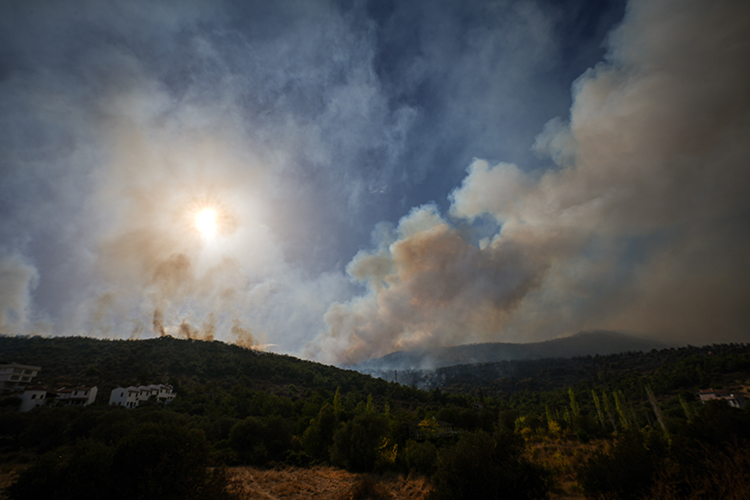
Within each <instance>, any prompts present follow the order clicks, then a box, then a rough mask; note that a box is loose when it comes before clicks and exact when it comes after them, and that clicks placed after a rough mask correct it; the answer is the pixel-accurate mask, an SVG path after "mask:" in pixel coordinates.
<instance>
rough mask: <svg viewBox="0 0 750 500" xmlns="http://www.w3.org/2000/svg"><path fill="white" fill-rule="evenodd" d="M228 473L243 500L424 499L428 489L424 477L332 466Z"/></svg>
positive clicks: (246, 470)
mask: <svg viewBox="0 0 750 500" xmlns="http://www.w3.org/2000/svg"><path fill="white" fill-rule="evenodd" d="M228 473H229V477H230V478H231V479H232V481H233V484H234V489H235V491H236V493H237V494H238V496H239V497H240V498H241V499H243V500H244V499H263V500H266V499H267V500H277V499H279V500H280V499H284V500H307V499H310V498H315V499H316V500H365V499H373V500H376V499H385V498H393V499H409V500H423V499H424V498H426V496H427V493H429V491H430V485H429V482H428V481H427V480H426V479H424V478H411V477H408V478H404V477H403V476H395V475H394V476H362V475H358V474H353V473H351V472H346V471H343V470H341V469H335V468H333V467H313V468H310V469H303V468H297V467H285V468H280V469H272V470H261V469H255V468H252V467H233V468H230V469H229V470H228Z"/></svg>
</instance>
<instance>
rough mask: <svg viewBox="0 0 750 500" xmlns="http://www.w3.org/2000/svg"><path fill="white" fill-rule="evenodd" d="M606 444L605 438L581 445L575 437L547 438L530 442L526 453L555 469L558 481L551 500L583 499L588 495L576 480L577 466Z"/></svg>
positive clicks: (533, 460)
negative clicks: (569, 438) (567, 438)
mask: <svg viewBox="0 0 750 500" xmlns="http://www.w3.org/2000/svg"><path fill="white" fill-rule="evenodd" d="M606 446H607V443H606V442H605V441H591V442H590V443H587V444H582V443H579V442H578V441H574V440H565V439H561V440H553V439H546V438H545V439H541V440H530V441H528V442H527V443H526V456H527V457H528V458H529V460H531V461H532V462H535V463H538V464H541V465H543V466H544V467H546V468H547V469H548V470H550V471H551V472H552V476H553V478H554V481H555V484H553V485H552V487H551V488H550V498H551V499H552V500H582V499H584V498H586V497H585V496H584V494H583V491H582V489H581V486H580V485H579V484H578V481H577V480H576V469H577V468H578V467H579V466H580V465H581V464H583V463H584V462H586V460H587V459H588V458H589V457H590V456H591V455H592V454H593V453H594V452H595V451H596V450H600V449H604V448H605V447H606Z"/></svg>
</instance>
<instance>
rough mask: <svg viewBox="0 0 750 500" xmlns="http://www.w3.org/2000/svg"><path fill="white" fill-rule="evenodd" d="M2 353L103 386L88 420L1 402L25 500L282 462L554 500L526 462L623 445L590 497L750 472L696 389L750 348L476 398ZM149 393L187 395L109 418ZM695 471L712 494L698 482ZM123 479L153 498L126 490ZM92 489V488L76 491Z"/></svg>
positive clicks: (512, 376) (468, 389)
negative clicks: (116, 392) (133, 391)
mask: <svg viewBox="0 0 750 500" xmlns="http://www.w3.org/2000/svg"><path fill="white" fill-rule="evenodd" d="M0 353H2V356H3V359H2V360H0V362H9V361H16V362H19V363H24V364H32V365H38V366H41V367H42V372H41V373H40V375H39V376H38V378H37V380H35V383H36V382H38V383H41V384H46V385H49V386H52V387H59V386H62V385H67V386H73V385H97V386H98V387H99V397H98V400H97V402H96V403H95V404H94V405H92V406H89V407H84V408H81V407H76V408H72V407H41V408H37V409H35V410H32V411H30V412H28V413H18V412H17V411H16V410H15V408H16V407H17V403H18V401H17V399H15V398H13V397H10V398H6V399H4V400H0V456H1V457H2V458H3V459H4V460H5V461H8V462H16V463H24V462H26V463H31V467H29V468H28V469H27V470H26V472H24V473H23V474H21V476H20V478H19V480H18V481H17V482H16V483H15V485H14V486H13V487H12V488H11V489H10V490H9V496H10V498H12V499H22V498H43V497H49V498H69V497H70V498H72V497H73V496H76V497H77V498H87V496H88V495H91V496H88V497H92V498H93V497H101V496H111V497H113V498H118V495H120V496H123V495H124V496H123V498H124V497H127V498H152V497H166V498H170V497H169V495H170V494H172V493H171V492H179V496H175V497H173V498H226V497H228V495H229V493H227V489H226V480H225V478H224V476H223V475H222V473H221V470H222V469H221V467H222V466H224V465H238V464H250V465H255V466H261V467H265V466H272V465H274V464H279V463H287V464H292V465H299V466H309V465H315V464H321V463H328V464H333V465H337V466H340V467H344V468H346V469H349V470H352V471H357V472H379V471H386V470H393V471H401V472H405V473H406V472H411V473H416V474H423V475H427V476H430V477H431V478H432V482H433V484H434V492H433V497H434V498H438V499H439V498H499V497H501V493H502V495H504V496H502V497H503V498H543V497H545V496H546V494H547V490H548V488H549V487H550V485H551V484H553V483H554V481H553V479H552V478H551V476H550V474H549V472H547V471H545V470H544V469H543V468H541V467H540V466H539V465H538V464H535V463H533V462H531V461H529V460H528V458H524V457H525V456H526V455H524V449H525V446H528V445H529V443H531V442H533V440H540V439H541V440H557V441H560V440H577V441H579V442H581V443H586V442H589V441H590V440H592V439H593V440H599V441H602V440H604V441H605V442H608V443H611V445H610V446H608V447H607V448H605V449H602V450H601V451H600V452H598V453H596V454H595V455H594V456H593V457H592V458H591V459H590V460H588V461H587V462H585V463H584V464H583V465H581V466H580V467H579V469H578V478H579V484H580V485H581V486H582V487H583V489H584V491H585V492H586V493H587V495H589V496H591V497H612V498H638V497H641V496H643V495H647V494H649V492H652V491H654V488H657V487H662V486H663V487H664V488H667V489H669V490H670V491H678V492H683V493H685V494H686V495H687V494H692V493H691V492H693V491H697V489H698V488H700V487H705V484H706V481H709V480H712V479H711V478H710V477H709V476H707V475H706V474H703V475H701V471H705V470H707V465H706V458H705V457H706V456H711V457H713V462H715V463H722V464H727V465H726V468H727V469H728V470H734V471H740V472H738V474H743V473H745V472H746V473H750V470H747V469H748V466H750V455H748V457H747V461H746V462H747V465H746V462H743V461H742V460H744V459H742V457H743V456H744V455H738V454H737V453H736V450H737V447H738V446H745V447H746V445H747V440H748V431H747V429H750V425H748V424H750V421H749V420H748V412H747V411H744V410H737V409H733V408H727V407H726V405H724V406H721V405H709V406H705V407H702V406H701V405H700V403H699V402H698V401H697V400H696V394H697V390H698V389H699V388H706V387H709V386H713V387H715V388H719V387H721V386H731V384H732V383H734V382H735V381H738V380H739V381H747V380H748V378H750V377H749V376H748V373H750V348H748V346H745V345H728V346H711V347H707V348H693V347H691V348H684V349H667V350H663V351H652V352H650V353H646V354H644V355H641V357H640V358H639V357H638V355H636V354H635V353H626V354H622V355H616V356H602V357H593V358H591V357H589V358H579V359H572V360H538V361H534V362H515V364H509V365H506V366H505V369H506V371H505V372H504V374H503V375H502V376H501V377H499V378H495V379H490V378H488V377H489V376H488V375H487V373H488V372H486V370H487V369H488V367H485V366H476V367H474V368H475V369H476V371H475V373H474V374H473V375H471V373H472V370H471V368H469V367H456V368H455V369H454V372H452V373H454V374H459V375H460V376H461V377H464V375H463V374H469V375H466V376H467V377H469V376H470V377H474V379H475V382H476V385H472V384H473V383H472V382H471V380H469V379H465V380H464V379H461V380H463V381H461V382H460V383H459V382H455V383H453V384H451V385H447V386H443V387H442V388H440V387H434V388H432V389H431V390H430V391H429V392H428V391H423V390H418V389H416V388H414V387H406V386H402V385H398V384H395V383H391V382H386V381H383V380H379V379H374V378H372V377H370V376H367V375H362V374H360V373H357V372H353V371H349V370H341V369H338V368H335V367H331V366H324V365H320V364H317V363H312V362H308V361H303V360H299V359H295V358H293V357H290V356H281V355H275V354H264V353H258V352H256V351H253V350H250V349H245V348H241V347H238V346H232V345H227V344H223V343H220V342H204V341H191V340H177V339H173V338H162V339H153V340H145V341H107V340H94V339H86V338H52V339H43V338H39V337H35V338H23V337H0ZM495 368H496V367H495ZM439 375H440V373H438V374H437V375H436V376H439ZM459 375H455V376H456V377H459ZM464 378H465V377H464ZM445 380H453V379H445ZM456 380H458V379H456ZM150 383H170V384H172V385H173V386H174V387H175V391H176V393H177V398H176V399H175V400H174V401H173V402H172V403H171V404H169V405H168V406H166V407H162V406H159V405H156V404H155V403H150V402H149V403H146V404H145V405H142V406H141V407H139V408H136V409H133V410H127V409H124V408H113V407H109V406H108V405H107V401H108V398H109V392H110V391H111V389H112V388H114V387H117V386H127V385H135V384H150ZM745 383H746V382H745ZM707 443H709V444H707ZM738 456H739V457H740V458H737V457H738ZM188 458H190V459H188ZM743 467H744V469H743ZM686 470H687V471H692V472H691V474H692V475H691V477H692V478H693V480H694V481H703V482H701V483H700V484H698V483H695V484H694V483H690V482H689V481H686V480H685V478H684V476H683V475H682V471H686ZM86 471H90V472H86ZM114 471H118V472H117V474H115V472H114ZM121 471H126V472H127V474H132V475H135V476H137V477H140V478H142V481H138V482H137V483H134V484H124V485H122V487H118V488H117V489H116V491H114V490H111V488H110V486H108V485H110V484H115V483H117V484H119V483H118V481H121V478H120V476H119V474H120V472H121ZM208 471H215V472H208ZM743 471H744V472H743ZM85 474H90V475H91V478H90V479H89V480H87V481H88V482H87V486H86V487H85V488H78V489H75V488H74V486H73V485H74V484H75V483H76V482H77V481H80V480H81V479H80V478H81V477H83V475H85ZM746 475H747V474H746ZM115 476H117V477H115ZM187 476H189V477H190V479H191V481H186V482H183V483H181V484H180V485H179V486H175V487H173V488H169V491H167V486H166V485H169V484H171V483H172V482H179V481H180V478H181V477H187ZM665 485H666V486H665ZM701 485H703V486H701ZM181 488H182V489H181ZM363 488H364V486H363ZM664 498H672V497H668V496H665V497H664ZM696 498H699V497H696Z"/></svg>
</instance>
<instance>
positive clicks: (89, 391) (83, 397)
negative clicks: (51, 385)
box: [55, 386, 99, 406]
mask: <svg viewBox="0 0 750 500" xmlns="http://www.w3.org/2000/svg"><path fill="white" fill-rule="evenodd" d="M97 392H99V389H97V387H96V386H94V387H75V388H73V389H66V388H64V387H63V388H62V389H60V390H58V391H57V397H56V398H55V401H56V402H57V404H59V405H62V406H88V405H90V404H92V403H93V402H94V401H96V394H97Z"/></svg>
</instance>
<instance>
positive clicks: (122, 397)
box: [109, 384, 176, 408]
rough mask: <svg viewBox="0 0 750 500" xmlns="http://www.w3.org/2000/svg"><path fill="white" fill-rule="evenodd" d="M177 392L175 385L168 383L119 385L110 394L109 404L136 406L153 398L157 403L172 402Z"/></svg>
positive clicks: (127, 406)
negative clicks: (136, 385)
mask: <svg viewBox="0 0 750 500" xmlns="http://www.w3.org/2000/svg"><path fill="white" fill-rule="evenodd" d="M175 396H176V394H175V393H174V392H173V387H172V386H171V385H168V384H151V385H141V386H138V387H135V386H130V387H118V388H116V389H113V390H112V393H111V394H110V396H109V404H110V405H113V406H124V407H125V408H135V407H137V406H138V405H140V404H141V403H143V402H145V401H148V400H149V399H151V398H153V399H154V400H156V402H157V403H160V404H167V403H170V402H171V401H172V400H173V399H174V398H175Z"/></svg>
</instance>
